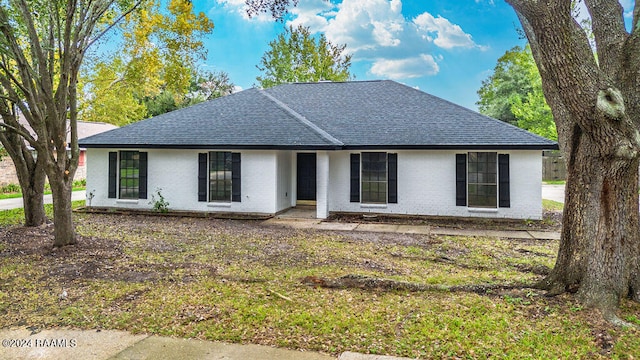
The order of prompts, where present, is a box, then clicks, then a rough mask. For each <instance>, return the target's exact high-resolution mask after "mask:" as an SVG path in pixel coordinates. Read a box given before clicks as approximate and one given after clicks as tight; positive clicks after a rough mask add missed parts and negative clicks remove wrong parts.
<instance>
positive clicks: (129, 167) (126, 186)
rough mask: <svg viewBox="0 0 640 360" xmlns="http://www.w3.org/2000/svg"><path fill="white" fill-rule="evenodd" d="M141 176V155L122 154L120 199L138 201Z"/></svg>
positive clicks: (122, 152) (137, 153) (133, 153)
mask: <svg viewBox="0 0 640 360" xmlns="http://www.w3.org/2000/svg"><path fill="white" fill-rule="evenodd" d="M139 176H140V153H139V152H137V151H121V152H120V198H121V199H137V198H138V188H139V184H140V182H139Z"/></svg>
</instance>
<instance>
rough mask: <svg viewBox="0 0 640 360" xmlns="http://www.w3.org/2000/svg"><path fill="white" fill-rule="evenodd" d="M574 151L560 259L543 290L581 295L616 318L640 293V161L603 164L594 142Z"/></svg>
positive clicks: (567, 186) (542, 284) (608, 160)
mask: <svg viewBox="0 0 640 360" xmlns="http://www.w3.org/2000/svg"><path fill="white" fill-rule="evenodd" d="M581 137H584V136H583V135H582V136H581ZM574 150H575V153H574V154H573V156H574V157H575V158H573V159H570V161H569V163H568V167H569V171H568V175H569V176H568V179H567V185H566V197H565V210H564V215H563V224H562V225H563V228H562V241H561V243H560V249H559V251H558V258H557V260H556V265H555V267H554V269H553V271H552V272H551V274H550V275H549V276H548V277H547V278H546V279H545V280H544V281H543V282H542V283H541V286H542V287H543V288H545V289H548V290H549V291H550V293H551V294H559V293H562V292H565V291H578V297H579V298H580V299H581V300H582V302H583V303H584V304H585V305H587V306H592V307H598V308H600V309H602V310H605V312H607V314H606V315H611V314H609V313H610V312H611V311H612V310H614V309H615V308H616V307H617V305H618V303H619V301H620V299H621V298H623V297H626V296H632V295H633V294H637V293H638V291H639V290H640V289H639V288H638V287H637V281H636V280H637V279H634V277H633V276H632V274H634V273H635V272H636V270H637V269H638V262H637V254H638V236H639V226H638V160H637V158H634V159H629V160H616V161H611V159H598V158H596V157H594V153H596V151H594V149H593V145H591V148H589V140H586V141H581V142H580V144H579V145H577V147H576V148H574Z"/></svg>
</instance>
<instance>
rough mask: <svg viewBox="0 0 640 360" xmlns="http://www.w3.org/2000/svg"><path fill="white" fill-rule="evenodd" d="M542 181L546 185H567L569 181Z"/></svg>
mask: <svg viewBox="0 0 640 360" xmlns="http://www.w3.org/2000/svg"><path fill="white" fill-rule="evenodd" d="M542 183H543V184H545V185H565V184H566V183H567V181H566V180H545V181H543V182H542Z"/></svg>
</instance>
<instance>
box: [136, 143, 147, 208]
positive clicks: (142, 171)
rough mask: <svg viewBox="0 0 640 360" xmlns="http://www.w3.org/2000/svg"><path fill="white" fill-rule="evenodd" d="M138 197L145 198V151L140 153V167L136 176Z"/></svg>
mask: <svg viewBox="0 0 640 360" xmlns="http://www.w3.org/2000/svg"><path fill="white" fill-rule="evenodd" d="M138 198H140V199H146V198H147V153H146V152H141V153H140V168H139V176H138Z"/></svg>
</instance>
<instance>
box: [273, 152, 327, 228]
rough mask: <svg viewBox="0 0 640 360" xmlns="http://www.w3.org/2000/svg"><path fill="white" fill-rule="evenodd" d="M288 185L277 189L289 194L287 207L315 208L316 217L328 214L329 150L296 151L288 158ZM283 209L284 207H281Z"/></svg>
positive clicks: (324, 217) (323, 217) (307, 209)
mask: <svg viewBox="0 0 640 360" xmlns="http://www.w3.org/2000/svg"><path fill="white" fill-rule="evenodd" d="M290 164H291V165H290V166H289V169H290V178H289V181H288V183H289V184H288V185H289V186H283V187H280V186H279V187H278V188H279V191H283V190H284V191H285V196H286V192H289V193H290V194H291V197H290V203H289V204H288V205H289V206H287V207H288V208H289V207H292V208H297V209H300V210H305V214H309V211H310V210H315V217H316V218H317V219H326V218H327V217H328V216H329V176H330V171H329V152H328V151H296V152H293V153H292V154H291V158H290ZM283 210H284V209H283Z"/></svg>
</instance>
